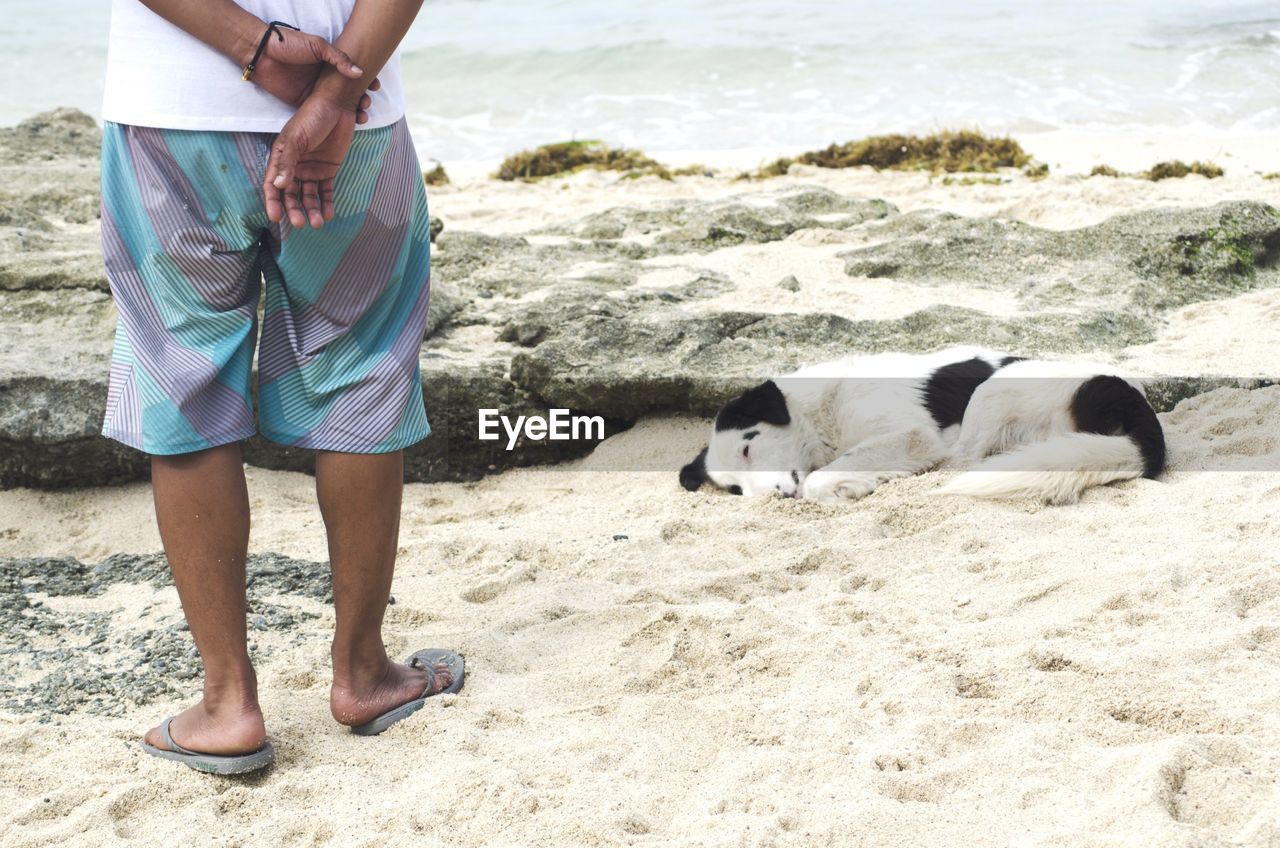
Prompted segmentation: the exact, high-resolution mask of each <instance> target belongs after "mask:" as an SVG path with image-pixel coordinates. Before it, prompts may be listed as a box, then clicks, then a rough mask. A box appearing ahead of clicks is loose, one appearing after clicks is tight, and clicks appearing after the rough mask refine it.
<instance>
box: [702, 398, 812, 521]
mask: <svg viewBox="0 0 1280 848" xmlns="http://www.w3.org/2000/svg"><path fill="white" fill-rule="evenodd" d="M806 470H807V469H806V467H805V463H804V456H803V451H802V450H801V446H800V442H799V439H798V438H797V433H796V428H795V426H794V425H793V424H792V421H791V412H790V410H788V409H787V399H786V396H785V395H783V393H782V390H781V389H780V388H778V384H777V383H775V382H773V381H772V380H769V381H767V382H765V383H761V384H760V385H758V386H756V387H755V388H754V389H750V390H748V391H746V392H744V393H743V394H741V395H739V396H738V397H736V398H734V399H733V400H731V401H729V402H728V403H726V404H725V405H724V407H723V408H721V410H720V412H719V413H717V414H716V422H715V427H714V429H713V430H712V432H711V440H710V442H708V444H707V446H706V447H705V448H703V449H702V452H701V453H699V454H698V455H697V456H696V457H694V459H693V461H692V462H690V463H689V464H688V465H686V466H685V467H684V468H682V469H680V484H681V485H682V486H684V487H685V488H686V489H688V490H689V491H691V492H695V491H697V490H698V488H699V487H701V486H702V484H703V483H706V482H710V483H711V484H713V485H715V486H719V487H720V488H722V489H725V490H727V491H729V492H730V493H731V494H735V495H771V494H774V493H775V492H776V493H780V494H782V495H784V496H785V497H798V496H799V494H800V483H801V481H802V480H803V479H804V475H805V472H806Z"/></svg>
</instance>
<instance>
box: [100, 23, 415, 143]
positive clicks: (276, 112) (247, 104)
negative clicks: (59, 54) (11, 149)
mask: <svg viewBox="0 0 1280 848" xmlns="http://www.w3.org/2000/svg"><path fill="white" fill-rule="evenodd" d="M235 2H236V4H237V5H238V6H240V7H241V8H243V9H245V10H246V11H248V12H251V13H252V14H254V15H257V16H258V17H259V18H261V19H262V20H263V21H283V22H285V23H288V24H293V25H294V26H296V27H298V28H299V29H301V30H302V31H303V32H309V33H312V34H314V35H318V36H320V37H321V38H324V39H327V40H328V41H330V42H332V41H333V40H334V39H336V38H337V37H338V35H339V34H340V33H341V32H342V29H343V27H344V26H346V23H347V18H349V17H350V16H351V10H352V9H353V8H354V7H355V4H356V0H235ZM263 29H264V30H265V29H266V26H265V25H264V26H263ZM242 70H243V69H242V68H240V67H237V66H236V64H235V62H233V61H231V60H230V59H228V58H227V57H225V56H223V55H222V54H221V53H219V52H218V51H216V50H214V49H213V48H212V47H210V46H208V45H207V44H205V43H204V42H202V41H200V40H199V39H197V38H195V37H194V36H192V35H189V34H187V33H186V32H184V31H183V30H181V29H179V28H178V27H176V26H174V25H173V24H171V23H169V22H168V21H166V20H165V19H164V18H161V17H160V16H159V15H157V14H156V13H155V12H152V11H151V10H150V9H148V8H147V7H146V6H144V5H142V3H140V2H138V0H112V2H111V37H110V40H109V42H108V51H107V83H106V93H105V94H104V96H103V101H102V117H103V119H104V120H108V121H114V122H116V123H119V124H134V125H136V126H143V127H163V128H166V129H178V130H220V131H243V132H272V133H273V132H279V131H280V128H281V127H283V126H284V124H285V122H286V121H288V120H289V118H290V117H292V115H293V111H294V110H293V108H292V107H290V106H288V105H286V104H285V103H282V102H281V101H279V100H277V99H276V98H274V97H272V96H271V95H270V94H267V92H265V91H263V90H262V89H261V88H258V87H257V86H256V85H254V84H253V83H252V82H245V81H244V80H242V79H240V73H241V71H242ZM378 79H379V80H381V82H382V88H381V89H379V90H378V91H375V92H372V93H371V95H370V96H371V97H372V99H373V105H372V106H370V108H369V123H367V124H360V125H359V128H360V129H374V128H376V127H385V126H387V125H389V124H394V123H395V122H396V121H398V120H399V119H400V118H401V116H403V115H404V91H403V88H402V87H401V83H400V51H399V50H397V51H396V52H395V53H394V54H392V56H391V58H390V59H389V60H388V61H387V64H386V67H384V68H383V69H382V71H381V72H379V74H378Z"/></svg>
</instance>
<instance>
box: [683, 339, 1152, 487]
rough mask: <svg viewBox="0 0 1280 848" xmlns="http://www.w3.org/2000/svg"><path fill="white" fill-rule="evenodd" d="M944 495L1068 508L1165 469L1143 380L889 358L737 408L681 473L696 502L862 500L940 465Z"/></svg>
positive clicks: (851, 362) (1001, 359)
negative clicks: (946, 465)
mask: <svg viewBox="0 0 1280 848" xmlns="http://www.w3.org/2000/svg"><path fill="white" fill-rule="evenodd" d="M947 461H950V463H951V464H953V465H956V466H959V467H964V468H970V469H971V470H969V471H967V472H966V473H964V474H961V475H959V476H958V477H956V478H954V479H953V480H952V481H951V482H950V483H948V484H947V485H946V486H945V487H944V488H943V489H942V490H941V491H942V492H943V493H946V494H963V495H974V496H978V497H1011V496H1018V495H1030V496H1035V497H1039V498H1041V499H1042V500H1044V501H1046V502H1048V503H1057V504H1061V503H1072V502H1074V501H1076V500H1078V499H1079V497H1080V494H1081V493H1082V492H1083V491H1084V490H1085V489H1087V488H1089V487H1090V486H1099V485H1103V484H1106V483H1110V482H1114V481H1116V480H1127V479H1131V478H1134V477H1139V476H1144V477H1155V476H1157V475H1159V474H1160V472H1161V471H1162V470H1163V469H1164V463H1165V444H1164V432H1163V431H1162V429H1161V427H1160V422H1159V420H1158V419H1157V418H1156V415H1155V411H1154V410H1152V408H1151V405H1150V404H1149V403H1147V399H1146V395H1145V394H1144V393H1143V389H1142V385H1141V383H1139V382H1137V381H1136V380H1133V379H1130V378H1127V377H1124V376H1122V375H1121V374H1119V373H1118V372H1117V371H1116V370H1115V369H1114V368H1113V367H1111V366H1108V365H1102V364H1099V363H1091V362H1053V361H1042V360H1030V359H1021V358H1019V357H1015V356H1007V355H1004V354H1000V353H995V352H993V351H989V350H985V349H982V348H976V347H955V348H949V349H947V350H942V351H938V352H936V353H930V354H922V355H920V354H905V353H882V354H876V355H871V356H859V357H851V358H849V359H842V360H839V361H836V362H828V363H824V364H821V365H814V366H810V367H807V368H802V369H800V370H799V371H796V372H794V373H792V374H789V375H787V376H785V377H779V378H777V379H776V380H768V381H766V382H764V383H762V384H760V385H759V386H756V387H755V388H753V389H750V390H749V391H747V392H745V393H743V394H742V395H739V396H738V397H735V398H734V399H733V400H730V401H729V402H728V403H726V404H725V405H724V407H723V408H721V410H720V412H719V413H718V414H717V415H716V419H715V424H714V427H713V430H712V433H711V439H710V441H709V443H708V445H707V447H706V448H704V449H703V450H702V452H701V453H699V454H698V456H697V457H695V458H694V460H693V461H692V462H690V463H689V464H688V465H686V466H685V467H684V468H683V469H682V470H681V471H680V482H681V484H682V485H683V486H684V487H685V488H686V489H689V490H690V491H695V490H697V489H698V488H699V487H700V486H701V485H702V484H703V483H704V482H708V481H709V482H711V483H712V484H714V485H716V486H719V487H720V488H722V489H727V490H728V491H729V492H731V493H733V494H740V495H769V494H774V493H778V494H781V495H783V496H786V497H797V498H798V497H804V498H814V499H817V500H836V499H840V498H847V499H856V498H861V497H864V496H865V495H868V494H870V493H871V492H872V491H874V490H875V488H876V487H877V486H878V485H879V484H880V483H882V482H884V481H886V480H891V479H894V478H896V477H905V476H909V475H912V474H919V473H922V472H924V471H927V470H929V469H931V468H933V467H935V466H937V465H940V464H942V463H943V462H947Z"/></svg>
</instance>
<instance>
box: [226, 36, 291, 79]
mask: <svg viewBox="0 0 1280 848" xmlns="http://www.w3.org/2000/svg"><path fill="white" fill-rule="evenodd" d="M280 27H284V28H285V29H291V30H293V31H294V32H301V30H299V29H298V28H297V27H296V26H294V25H293V24H287V23H285V22H284V21H272V22H271V23H269V24H267V31H266V32H264V33H263V34H262V39H261V40H260V41H258V49H257V50H255V51H253V58H252V59H250V60H249V64H247V65H245V66H244V73H243V74H241V75H240V79H242V80H244V81H245V82H248V81H249V80H250V79H251V78H252V77H253V71H254V69H255V68H257V67H258V60H259V59H261V58H262V51H264V50H266V49H267V42H268V41H270V40H271V34H272V33H273V32H274V33H275V35H276V38H278V39H280V40H281V41H284V33H282V32H281V31H280Z"/></svg>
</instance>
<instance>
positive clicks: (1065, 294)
mask: <svg viewBox="0 0 1280 848" xmlns="http://www.w3.org/2000/svg"><path fill="white" fill-rule="evenodd" d="M912 223H913V227H912V228H913V229H914V230H915V231H914V232H910V233H907V234H904V235H903V236H902V237H900V238H896V239H892V240H889V241H884V242H881V243H879V244H875V245H872V246H869V247H862V248H858V249H855V250H851V251H848V252H846V253H844V254H842V257H843V258H844V260H845V271H846V273H848V274H849V275H850V276H851V277H888V278H892V279H900V280H907V281H910V282H912V283H916V284H926V285H927V284H939V283H945V282H964V283H965V284H966V285H970V286H977V287H983V288H998V289H1003V290H1006V291H1010V292H1013V293H1015V294H1016V295H1017V297H1018V298H1019V299H1020V300H1021V301H1022V302H1023V303H1024V304H1025V306H1026V308H1028V309H1043V308H1055V309H1067V308H1076V309H1106V310H1121V311H1125V310H1127V311H1130V312H1134V313H1143V314H1151V313H1158V312H1163V311H1166V310H1169V309H1173V308H1175V307H1178V306H1183V305H1186V304H1188V303H1192V302H1196V301H1202V300H1211V299H1215V298H1222V297H1228V296H1231V295H1235V294H1240V293H1242V292H1245V291H1249V290H1250V289H1253V288H1256V287H1260V286H1263V285H1275V282H1274V281H1273V280H1272V278H1271V277H1272V275H1273V274H1274V272H1275V269H1276V264H1277V261H1280V212H1277V210H1276V209H1274V208H1273V207H1271V206H1268V205H1266V204H1263V203H1257V202H1253V201H1232V202H1228V203H1220V204H1218V205H1216V206H1212V207H1208V208H1203V209H1161V210H1152V211H1144V212H1133V213H1130V214H1126V215H1118V216H1116V217H1114V218H1112V219H1110V220H1108V221H1105V222H1103V223H1101V224H1098V225H1096V226H1092V227H1084V228H1082V229H1078V230H1067V231H1057V230H1045V229H1041V228H1039V227H1033V226H1031V225H1029V224H1024V223H1020V222H1017V221H1001V220H993V219H987V218H956V217H951V216H947V217H942V218H938V219H935V220H933V221H928V220H923V219H917V220H916V221H914V222H912Z"/></svg>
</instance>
